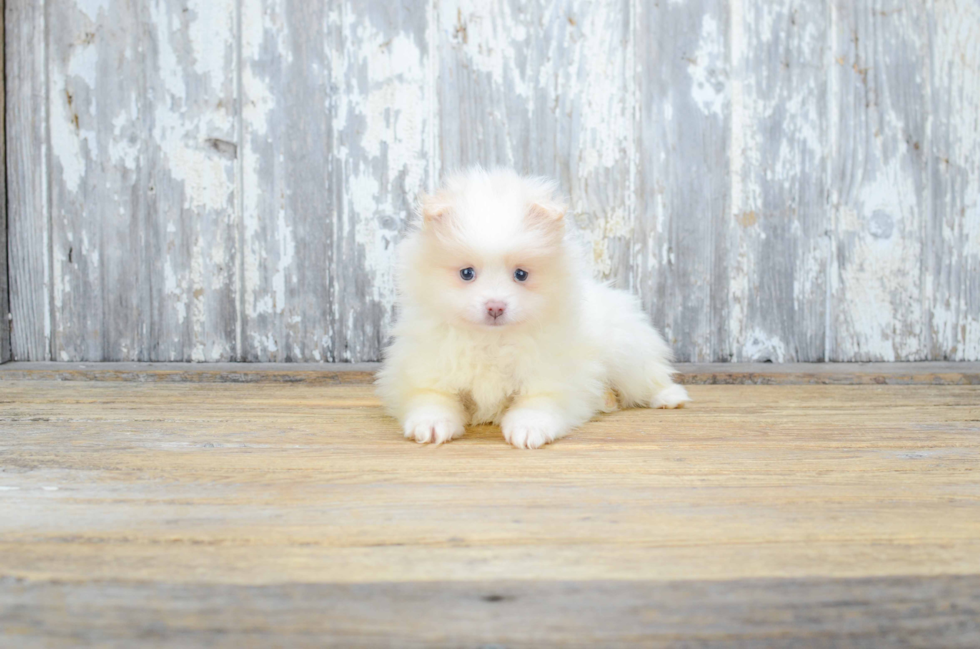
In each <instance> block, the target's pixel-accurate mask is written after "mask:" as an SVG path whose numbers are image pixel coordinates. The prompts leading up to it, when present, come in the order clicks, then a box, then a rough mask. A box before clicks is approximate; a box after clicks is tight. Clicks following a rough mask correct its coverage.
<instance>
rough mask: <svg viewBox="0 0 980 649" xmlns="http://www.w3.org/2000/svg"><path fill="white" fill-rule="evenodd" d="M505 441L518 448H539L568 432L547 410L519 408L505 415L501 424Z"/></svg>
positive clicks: (558, 419)
mask: <svg viewBox="0 0 980 649" xmlns="http://www.w3.org/2000/svg"><path fill="white" fill-rule="evenodd" d="M500 428H501V429H502V430H503V431H504V439H506V440H507V441H508V442H510V443H511V444H513V445H514V446H516V447H517V448H538V447H539V446H544V445H545V444H548V443H550V442H553V441H555V440H556V439H558V438H559V437H561V436H562V435H564V434H565V433H566V432H567V429H566V427H565V425H564V423H563V422H562V421H561V419H560V418H559V417H557V416H555V415H553V414H552V413H550V412H547V411H545V410H534V409H533V408H519V409H517V410H511V411H510V412H508V413H507V414H506V415H504V419H503V421H501V422H500Z"/></svg>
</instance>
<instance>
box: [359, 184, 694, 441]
mask: <svg viewBox="0 0 980 649" xmlns="http://www.w3.org/2000/svg"><path fill="white" fill-rule="evenodd" d="M421 212H422V225H421V228H420V229H418V230H417V231H415V232H413V233H412V234H411V235H409V236H408V238H407V239H406V240H405V241H404V242H403V243H402V244H401V246H400V247H399V251H398V252H399V255H398V256H399V268H398V280H399V300H398V323H397V325H396V327H395V331H394V341H393V343H392V345H391V346H390V347H389V348H388V350H387V353H386V358H385V363H384V367H383V369H382V370H381V373H380V374H379V378H378V390H379V393H380V395H381V397H382V399H383V400H384V403H385V405H386V406H387V408H388V409H389V411H390V412H391V414H392V415H394V416H395V417H397V418H398V420H399V421H400V422H401V423H402V424H403V426H404V430H405V436H406V437H408V438H409V439H414V440H416V441H418V442H420V443H425V442H431V443H435V444H441V443H443V442H448V441H449V440H451V439H454V438H456V437H459V436H460V435H462V434H463V432H464V427H465V426H466V425H467V424H468V423H471V424H478V423H499V424H500V426H501V428H502V430H503V433H504V437H505V438H506V440H507V441H508V442H510V443H511V444H513V445H514V446H516V447H519V448H537V447H539V446H542V445H544V444H547V443H549V442H552V441H554V440H555V439H558V438H559V437H562V436H563V435H566V434H567V433H568V432H569V431H571V430H572V429H573V428H575V427H576V426H578V425H580V424H582V423H584V422H586V421H588V420H589V419H590V418H592V416H593V415H595V414H596V413H597V412H599V411H608V410H612V409H615V408H616V407H617V405H622V406H624V407H630V406H643V407H654V408H676V407H678V406H681V405H683V404H684V402H686V401H688V400H689V399H688V396H687V392H686V391H685V390H684V388H683V387H681V386H679V385H676V384H675V383H674V382H673V381H672V380H671V375H672V374H673V371H674V370H673V368H672V367H671V366H670V351H669V349H668V348H667V345H666V344H665V343H664V341H663V339H662V338H661V337H660V335H659V334H658V333H657V332H656V331H655V330H654V328H653V327H652V326H651V325H650V322H649V319H648V318H647V316H646V314H644V313H643V311H642V310H641V308H640V305H639V303H638V301H637V300H636V299H635V298H634V297H632V296H631V295H629V294H627V293H624V292H622V291H617V290H614V289H612V288H610V287H609V286H606V285H605V284H601V283H599V282H597V281H595V280H594V279H593V278H592V276H591V273H590V270H589V264H588V263H587V261H586V259H587V257H586V256H585V254H584V251H583V248H582V247H581V246H580V245H579V244H578V243H577V242H576V239H575V237H574V235H573V234H572V233H571V232H568V231H566V230H571V228H567V229H566V228H565V226H564V220H563V217H564V213H565V208H564V206H563V205H562V204H561V203H560V202H559V201H558V199H557V198H556V197H555V187H554V185H553V184H552V183H550V182H548V181H545V180H542V179H537V178H522V177H520V176H518V175H517V174H515V173H513V172H511V171H505V170H494V171H484V170H481V169H476V170H471V171H468V172H466V173H462V174H459V175H457V176H454V177H452V178H451V179H449V181H448V182H447V183H446V185H445V187H444V188H443V189H442V190H440V191H439V192H438V193H437V194H435V195H434V196H427V197H423V198H422V200H421ZM466 268H472V269H473V271H474V278H473V279H472V280H470V281H466V280H464V279H463V277H461V274H460V271H461V270H462V269H466ZM518 269H521V270H523V271H526V272H527V276H526V279H525V281H523V282H522V281H518V279H517V278H516V277H515V272H516V271H517V270H518ZM466 274H468V273H466ZM518 276H520V277H523V274H518ZM495 316H496V317H495ZM610 391H614V392H615V395H616V396H618V403H617V399H616V398H615V396H613V395H612V394H610Z"/></svg>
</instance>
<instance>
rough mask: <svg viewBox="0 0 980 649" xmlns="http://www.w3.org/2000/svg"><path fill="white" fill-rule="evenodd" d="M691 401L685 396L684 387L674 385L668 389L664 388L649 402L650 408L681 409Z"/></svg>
mask: <svg viewBox="0 0 980 649" xmlns="http://www.w3.org/2000/svg"><path fill="white" fill-rule="evenodd" d="M690 400H691V397H689V396H688V395H687V390H685V389H684V386H681V385H677V384H676V383H675V384H674V385H672V386H670V387H668V388H664V389H663V390H661V391H660V392H658V393H657V396H655V397H654V398H653V400H652V401H651V402H650V407H651V408H683V407H684V404H685V403H687V402H688V401H690Z"/></svg>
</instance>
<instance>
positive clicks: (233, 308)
mask: <svg viewBox="0 0 980 649" xmlns="http://www.w3.org/2000/svg"><path fill="white" fill-rule="evenodd" d="M6 15H7V22H8V26H7V30H8V38H7V61H8V72H7V90H8V105H7V112H6V114H7V125H8V134H9V141H8V158H7V160H8V175H9V183H8V184H9V194H8V201H9V206H10V207H9V211H10V226H9V234H10V241H9V248H10V253H11V254H10V280H11V288H10V292H11V295H10V301H11V306H12V312H13V339H12V347H13V353H14V357H15V358H17V359H21V360H44V359H53V360H65V361H80V360H143V361H146V360H155V361H169V360H178V361H179V360H188V361H227V360H245V361H370V360H376V359H377V358H378V357H379V354H380V352H381V350H382V348H383V345H384V341H385V338H386V335H387V331H388V330H389V328H390V325H391V322H392V317H393V313H392V300H393V297H394V283H393V277H392V274H391V269H390V262H391V255H392V250H393V248H394V246H395V245H396V243H397V242H398V240H399V239H400V238H401V237H402V236H403V234H404V232H405V231H406V229H407V228H408V227H409V221H410V218H409V214H410V208H411V205H412V203H413V201H414V197H415V195H416V194H417V193H418V192H419V191H421V190H426V189H431V188H432V187H433V185H434V184H435V183H437V182H438V179H439V177H440V176H441V175H442V174H443V173H445V172H446V171H449V170H452V169H456V168H459V167H462V166H466V165H469V164H474V163H481V164H486V165H491V164H503V165H509V166H513V167H516V168H517V169H519V170H521V171H524V172H533V173H538V174H545V175H549V176H553V177H555V178H557V179H559V181H560V182H561V185H562V187H563V189H564V191H565V192H566V193H567V195H568V197H569V199H570V205H571V214H572V220H574V222H575V223H577V224H578V226H579V227H581V228H582V229H583V231H584V233H585V235H586V236H587V237H588V238H589V239H590V240H591V241H592V244H593V251H594V258H595V262H596V267H597V271H598V272H599V273H601V274H602V275H603V276H604V277H607V278H609V279H611V280H613V281H614V282H615V283H616V284H617V285H619V286H621V287H623V288H628V289H630V290H632V291H635V292H637V293H638V294H639V295H640V296H641V297H642V299H643V302H644V304H645V306H646V307H647V309H649V311H650V313H651V315H652V317H653V319H654V321H655V322H656V323H657V325H658V326H659V327H661V328H662V329H663V330H664V332H665V333H666V335H667V337H668V339H669V340H670V341H671V343H672V344H673V346H674V348H675V350H676V352H677V356H678V358H679V359H680V360H686V361H727V360H735V361H763V360H772V361H777V362H778V361H821V360H841V361H857V360H861V361H866V360H885V361H888V360H925V359H936V360H978V359H980V121H978V119H977V115H978V114H980V45H978V44H980V5H977V3H975V2H971V1H962V0H960V1H954V0H949V1H948V2H938V3H932V2H925V1H924V0H918V1H913V2H899V1H898V0H855V1H851V0H848V1H846V2H845V1H843V0H816V1H812V2H811V1H804V0H686V1H682V2H669V3H668V2H663V3H647V2H639V1H638V0H602V1H587V0H553V1H549V0H534V1H532V2H510V1H508V0H431V1H430V2H422V1H421V0H418V1H411V0H406V1H404V2H397V3H391V2H387V1H384V0H369V1H355V0H322V1H317V2H305V1H304V2H300V1H299V0H238V1H237V2H236V1H235V0H181V1H178V0H137V1H135V2H134V1H129V0H84V1H83V0H7V8H6Z"/></svg>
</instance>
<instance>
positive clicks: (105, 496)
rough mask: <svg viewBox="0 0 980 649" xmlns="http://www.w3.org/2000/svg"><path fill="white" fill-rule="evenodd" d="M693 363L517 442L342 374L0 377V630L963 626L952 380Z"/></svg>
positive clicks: (850, 631)
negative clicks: (525, 445) (722, 370)
mask: <svg viewBox="0 0 980 649" xmlns="http://www.w3.org/2000/svg"><path fill="white" fill-rule="evenodd" d="M870 383H872V384H871V385H792V384H782V385H692V386H691V387H690V391H691V394H692V396H693V398H694V399H695V401H694V402H693V403H692V404H691V405H690V407H688V408H686V409H683V410H677V411H663V410H630V411H625V412H618V413H614V414H611V415H606V416H603V417H601V418H599V419H597V420H596V421H594V422H591V423H589V424H588V425H586V426H585V427H584V428H582V429H581V430H580V431H578V432H577V433H575V434H573V435H572V436H571V437H568V438H566V439H564V440H561V441H560V442H558V443H556V444H554V445H552V446H549V447H546V448H544V449H541V450H538V451H519V450H516V449H513V448H510V447H509V446H507V445H506V444H505V443H504V441H503V439H502V437H501V434H500V431H499V429H496V428H493V427H481V428H477V429H473V430H470V431H468V432H467V434H466V436H465V437H464V438H462V439H460V440H458V441H455V442H453V443H451V444H448V445H446V446H443V447H440V448H434V447H430V446H420V445H417V444H414V443H411V442H407V441H405V440H404V439H402V437H401V435H400V433H399V430H398V427H397V425H396V423H395V422H394V421H392V420H391V419H389V418H387V417H386V416H384V414H383V413H382V412H381V410H380V408H379V405H378V401H377V399H376V398H375V396H374V394H373V392H372V388H371V386H370V385H366V384H363V383H357V382H354V383H338V384H334V385H328V384H323V383H316V382H298V383H289V382H281V381H273V382H264V381H255V382H247V383H225V382H211V383H182V382H176V383H169V382H136V381H118V380H115V381H55V380H47V379H46V378H45V377H44V376H42V377H41V378H40V379H38V378H37V377H35V378H33V379H32V378H30V377H29V376H27V375H18V376H16V377H14V378H9V377H8V378H6V379H3V378H2V377H0V645H2V646H5V647H6V646H11V647H14V646H16V647H31V646H38V647H40V646H44V647H50V646H78V645H86V644H99V645H104V646H120V647H122V646H126V647H129V646H133V645H136V644H141V643H142V644H147V645H151V646H173V647H187V646H198V645H208V646H229V647H240V646H250V645H252V646H270V645H276V646H297V645H300V646H302V645H309V646H323V645H336V646H392V647H402V646H453V647H456V646H501V647H503V646H506V647H541V646H553V645H562V646H590V647H591V646H622V645H631V644H635V645H641V646H753V647H754V646H810V647H846V646H860V647H883V646H919V647H947V646H948V647H978V646H980V386H977V385H875V384H874V381H870Z"/></svg>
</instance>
